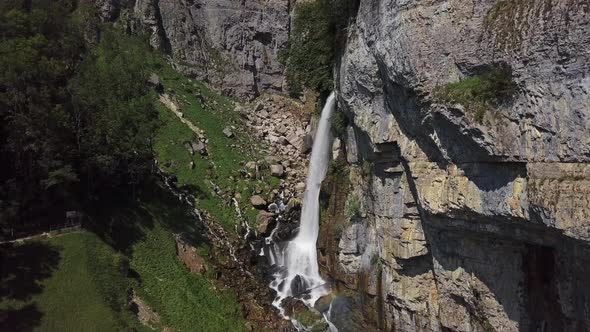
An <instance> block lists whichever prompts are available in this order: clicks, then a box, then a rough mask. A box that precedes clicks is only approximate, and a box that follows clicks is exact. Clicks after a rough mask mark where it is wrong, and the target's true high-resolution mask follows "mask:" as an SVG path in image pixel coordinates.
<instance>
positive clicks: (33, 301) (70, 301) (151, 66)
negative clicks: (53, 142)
mask: <svg viewBox="0 0 590 332" xmlns="http://www.w3.org/2000/svg"><path fill="white" fill-rule="evenodd" d="M113 33H116V32H113ZM125 38H130V37H125ZM133 45H134V47H133V50H134V53H133V54H134V56H138V57H141V59H142V70H144V71H148V72H153V73H156V74H157V75H159V77H160V79H161V81H162V83H163V85H164V87H165V92H166V93H167V94H169V95H170V96H172V97H173V98H174V99H175V100H178V103H179V106H180V109H181V111H182V112H183V114H184V117H185V118H186V119H188V120H190V121H191V122H192V123H193V124H195V125H196V126H198V127H199V128H201V129H202V130H203V131H204V133H205V136H206V137H207V139H208V142H207V148H208V152H209V154H208V156H206V157H204V156H200V155H199V154H195V155H191V154H190V153H189V151H188V150H187V149H186V148H185V146H184V143H185V142H187V141H193V140H194V139H195V134H194V133H193V132H192V131H191V130H190V129H189V127H188V126H186V125H185V124H183V123H182V122H181V121H180V120H179V119H178V118H177V117H176V115H174V114H173V113H172V112H171V111H169V110H168V109H167V108H165V107H164V106H163V105H162V104H161V103H160V102H159V101H157V99H158V95H157V93H156V92H150V94H151V97H152V99H153V104H154V105H155V108H156V109H157V111H158V114H159V121H160V122H161V127H160V128H159V130H157V132H155V134H156V135H155V138H154V142H153V146H154V150H155V155H156V158H157V160H158V165H159V167H161V168H162V169H163V170H164V171H165V172H166V173H168V174H169V175H172V174H174V175H176V177H177V178H178V185H179V186H181V187H183V189H184V190H186V191H188V192H190V193H193V194H194V195H195V197H197V206H198V207H199V208H200V209H204V210H206V211H207V212H209V214H210V215H211V216H212V217H213V218H214V219H215V220H216V221H217V222H219V223H220V224H222V225H223V226H224V227H225V228H226V229H227V230H229V231H234V230H235V229H236V228H235V226H236V225H238V220H237V216H236V213H235V211H234V208H233V206H231V198H232V197H237V198H238V200H239V202H240V205H241V207H242V208H244V209H245V210H246V215H247V217H248V218H249V219H250V222H251V223H253V222H254V219H255V214H256V211H255V210H254V209H253V208H251V207H250V203H249V199H250V197H251V196H252V194H253V192H254V191H255V190H261V191H265V192H270V191H271V188H274V187H277V186H278V184H279V180H278V179H276V178H273V177H270V176H269V174H268V171H266V174H264V175H265V176H264V177H263V179H248V178H246V177H244V176H243V175H241V174H240V168H241V167H242V166H241V165H242V164H243V162H246V161H249V160H257V159H260V157H261V156H260V155H259V154H258V151H259V147H258V146H257V144H256V142H254V141H253V140H252V139H251V138H250V137H249V136H248V134H247V130H246V129H245V128H242V127H241V126H240V121H239V118H238V115H237V114H235V113H234V112H233V102H232V100H231V99H228V98H226V97H222V96H219V95H218V94H215V93H214V92H212V91H210V90H209V89H208V88H207V87H206V86H204V85H203V84H201V83H199V82H195V81H191V80H189V79H187V78H185V77H183V76H182V75H180V74H178V73H177V72H175V71H174V70H173V69H172V67H171V66H170V65H168V64H167V63H166V62H165V61H164V59H163V57H162V56H161V55H160V54H158V53H157V52H154V51H152V50H150V49H149V47H148V46H147V45H144V46H145V47H144V46H141V45H142V44H141V43H140V42H139V41H137V42H135V43H134V44H133ZM107 49H109V48H108V47H107ZM230 125H233V126H234V128H233V131H234V134H235V136H234V137H232V138H228V137H226V136H225V135H224V134H223V129H224V128H225V127H226V126H230ZM191 162H193V163H194V167H193V168H191V167H190V166H189V164H190V163H191ZM144 182H145V183H147V184H145V185H142V184H141V182H139V183H138V184H136V185H134V190H133V193H128V194H123V193H120V192H119V193H116V192H112V193H111V194H110V195H107V197H102V196H101V197H99V200H98V201H93V203H92V204H91V205H92V207H93V210H94V211H88V213H89V215H91V216H92V222H91V223H90V224H89V225H87V228H88V230H85V231H80V232H78V233H72V234H66V235H62V236H58V237H54V238H51V239H39V240H33V241H28V242H26V243H24V244H20V245H16V246H11V247H2V248H1V250H2V252H1V254H2V257H1V260H0V264H1V267H2V270H1V271H2V274H1V281H2V283H1V285H0V330H1V331H29V330H37V331H129V330H138V331H142V330H150V329H148V328H146V327H145V326H143V325H141V323H140V322H139V321H138V320H137V318H136V317H135V315H134V314H133V313H132V312H131V310H130V306H129V301H130V299H131V296H132V292H133V291H134V292H135V293H136V294H137V295H139V296H140V297H141V298H142V299H143V301H145V302H146V303H147V304H148V305H149V306H150V307H151V308H152V309H153V310H154V311H155V312H156V313H157V314H158V315H159V316H160V318H161V320H160V322H159V323H154V324H152V325H155V326H154V327H155V328H157V329H159V330H161V329H163V328H171V329H172V330H174V331H241V330H244V325H245V322H244V320H243V318H242V313H241V309H240V305H239V304H238V303H237V301H236V299H235V296H234V295H233V293H232V291H231V290H224V287H223V285H219V284H217V282H216V281H215V278H213V277H212V276H214V275H215V271H214V267H212V266H209V268H208V272H207V273H206V275H194V274H191V273H190V272H189V271H188V269H187V268H185V267H184V266H183V264H182V263H181V262H180V261H179V260H178V258H177V257H176V248H175V240H174V236H176V235H177V234H183V235H184V236H185V237H188V238H189V240H191V241H192V243H193V245H194V246H195V247H197V248H198V251H199V253H200V255H201V256H203V257H204V258H205V259H207V257H208V255H209V250H210V248H209V244H208V243H207V241H206V239H205V237H204V234H205V230H203V229H201V228H199V226H198V225H196V224H195V220H194V218H193V217H192V216H191V215H189V214H188V213H187V207H186V206H183V205H181V204H180V203H179V201H178V200H177V199H176V198H175V197H173V196H171V194H169V193H168V192H167V191H165V190H163V189H162V188H160V187H158V186H157V185H155V184H154V183H153V182H154V181H149V180H148V181H144ZM150 182H151V183H150Z"/></svg>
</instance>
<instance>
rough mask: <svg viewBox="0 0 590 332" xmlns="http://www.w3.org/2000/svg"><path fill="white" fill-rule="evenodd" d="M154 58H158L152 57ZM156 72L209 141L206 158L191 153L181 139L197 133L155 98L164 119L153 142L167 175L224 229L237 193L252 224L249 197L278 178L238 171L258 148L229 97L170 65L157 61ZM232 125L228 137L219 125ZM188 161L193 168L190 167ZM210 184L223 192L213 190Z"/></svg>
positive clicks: (230, 226) (230, 223)
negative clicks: (221, 94) (171, 176)
mask: <svg viewBox="0 0 590 332" xmlns="http://www.w3.org/2000/svg"><path fill="white" fill-rule="evenodd" d="M156 61H157V60H156ZM154 67H157V68H158V70H157V71H156V72H157V73H158V74H159V75H160V77H161V79H162V83H163V85H164V88H165V92H166V93H168V94H170V95H171V96H173V97H174V98H175V99H176V100H177V101H178V106H179V107H180V111H181V112H182V113H183V115H184V118H185V119H187V120H188V121H190V122H191V123H192V124H194V125H195V126H197V127H198V128H199V129H201V130H202V131H203V132H204V133H205V137H206V138H207V139H208V143H207V148H208V156H206V157H203V156H200V155H199V154H198V153H195V154H194V155H191V154H190V152H189V151H188V150H187V148H185V146H184V143H185V142H190V141H193V140H195V134H194V133H193V132H192V131H191V130H190V129H189V127H188V126H187V125H185V124H183V123H181V122H180V120H179V119H178V117H177V116H176V115H175V114H173V113H172V112H171V111H170V110H168V109H167V108H166V107H164V105H162V104H161V103H159V102H158V104H157V109H158V111H159V114H160V120H161V121H162V122H163V125H162V127H161V128H160V130H159V131H158V135H157V136H156V142H155V150H156V158H157V160H158V162H159V165H160V167H161V168H162V169H163V170H164V171H165V172H166V173H168V174H174V175H176V176H177V177H178V184H179V186H181V187H182V186H183V187H184V188H183V189H185V190H187V191H188V192H190V193H192V194H194V195H195V196H196V197H197V199H198V202H197V203H198V204H197V205H198V206H199V208H201V209H204V210H206V211H207V212H209V213H210V214H211V215H212V216H213V217H214V218H215V219H216V220H217V221H218V222H219V223H221V224H222V225H223V226H224V227H225V228H226V229H227V230H229V231H233V230H234V229H235V228H234V226H235V225H236V224H237V216H236V213H235V211H234V208H233V207H232V206H231V202H230V198H231V197H233V196H234V195H235V193H238V194H239V195H238V196H237V197H238V201H239V203H240V206H241V207H242V209H244V210H245V212H246V216H247V217H248V219H249V222H250V223H251V224H253V223H254V222H255V217H256V212H257V211H255V209H253V208H252V207H251V206H250V197H251V196H252V195H253V192H254V191H255V190H256V189H258V190H261V191H263V192H271V191H272V189H273V188H277V187H278V186H279V183H280V180H279V179H278V178H275V177H271V176H270V174H269V173H270V172H269V170H268V169H266V170H263V172H262V173H263V178H262V179H248V178H245V177H243V176H242V175H241V174H240V169H241V168H242V165H243V164H244V163H245V162H247V161H250V160H259V159H261V158H262V155H261V154H260V152H259V151H260V150H261V147H260V146H259V144H258V143H257V142H256V141H255V140H253V139H252V137H250V136H249V135H248V129H247V128H244V127H243V122H242V121H240V119H239V114H237V113H235V112H234V111H233V107H234V104H233V102H232V100H231V99H230V98H227V97H224V96H220V95H218V94H216V93H214V92H213V91H211V90H209V89H208V88H207V87H206V86H205V85H203V84H202V83H200V82H197V81H193V80H190V79H187V78H186V77H183V76H182V75H180V74H178V73H177V72H175V71H174V70H173V69H172V68H171V67H170V66H169V65H168V64H157V65H155V66H154ZM228 126H233V129H232V131H233V133H234V135H235V136H234V137H232V138H228V137H226V136H225V135H224V134H223V129H224V128H225V127H228ZM191 161H192V162H193V163H194V165H195V166H194V169H191V168H190V166H189V165H190V163H191ZM214 185H217V186H218V187H219V188H220V189H221V192H218V193H217V194H216V193H214Z"/></svg>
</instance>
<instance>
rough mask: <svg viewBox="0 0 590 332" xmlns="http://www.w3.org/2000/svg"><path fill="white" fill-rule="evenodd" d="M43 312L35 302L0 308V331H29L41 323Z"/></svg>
mask: <svg viewBox="0 0 590 332" xmlns="http://www.w3.org/2000/svg"><path fill="white" fill-rule="evenodd" d="M42 317H43V313H42V312H40V311H39V309H38V308H37V305H36V304H35V303H31V304H28V305H26V306H24V307H22V308H20V309H14V308H7V309H2V310H0V331H13V332H20V331H31V330H33V329H34V328H35V327H37V326H39V325H40V323H41V318H42Z"/></svg>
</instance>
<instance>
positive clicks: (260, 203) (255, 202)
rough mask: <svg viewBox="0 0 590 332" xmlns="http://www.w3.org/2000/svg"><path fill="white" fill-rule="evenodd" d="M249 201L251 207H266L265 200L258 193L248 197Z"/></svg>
mask: <svg viewBox="0 0 590 332" xmlns="http://www.w3.org/2000/svg"><path fill="white" fill-rule="evenodd" d="M250 203H251V204H252V206H253V207H255V208H257V209H264V208H266V201H265V200H264V198H262V196H260V195H254V196H252V197H251V198H250Z"/></svg>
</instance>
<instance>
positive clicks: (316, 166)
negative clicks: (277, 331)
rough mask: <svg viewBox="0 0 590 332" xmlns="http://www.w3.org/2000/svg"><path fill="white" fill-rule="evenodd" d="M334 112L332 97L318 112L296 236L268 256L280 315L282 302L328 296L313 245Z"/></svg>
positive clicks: (317, 226) (275, 303)
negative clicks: (272, 269) (318, 120)
mask: <svg viewBox="0 0 590 332" xmlns="http://www.w3.org/2000/svg"><path fill="white" fill-rule="evenodd" d="M334 108H335V95H334V93H332V94H331V95H330V96H329V97H328V100H327V101H326V105H325V106H324V109H323V110H322V115H321V118H320V122H319V125H318V128H317V132H316V135H315V139H314V142H313V148H312V151H311V159H310V164H309V171H308V172H309V173H308V176H307V183H306V189H305V195H304V199H303V208H302V211H301V221H300V223H299V233H298V234H297V236H296V237H295V238H294V239H292V240H291V241H289V242H287V243H286V244H284V243H283V244H274V247H273V248H272V249H271V250H270V252H269V259H270V260H271V264H274V265H275V266H276V267H277V268H278V269H277V272H276V273H275V274H274V280H273V281H272V282H271V284H270V287H271V288H273V289H274V290H276V292H277V297H276V298H275V301H274V302H273V304H274V305H275V306H276V307H277V308H279V310H281V313H282V314H284V312H283V309H282V303H283V300H284V299H286V298H288V297H294V298H299V299H301V300H302V301H303V302H304V303H305V304H306V305H308V306H313V305H314V304H315V302H316V301H317V300H318V299H319V298H320V297H322V296H324V295H326V294H328V293H329V292H330V288H329V286H327V285H326V282H325V281H324V280H323V279H322V277H321V276H320V274H319V269H318V261H317V252H316V242H317V239H318V233H319V193H320V186H321V183H322V180H324V177H325V176H326V171H327V169H328V163H329V162H330V146H331V141H332V135H331V133H330V117H331V115H332V112H333V111H334ZM271 236H272V235H271Z"/></svg>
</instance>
